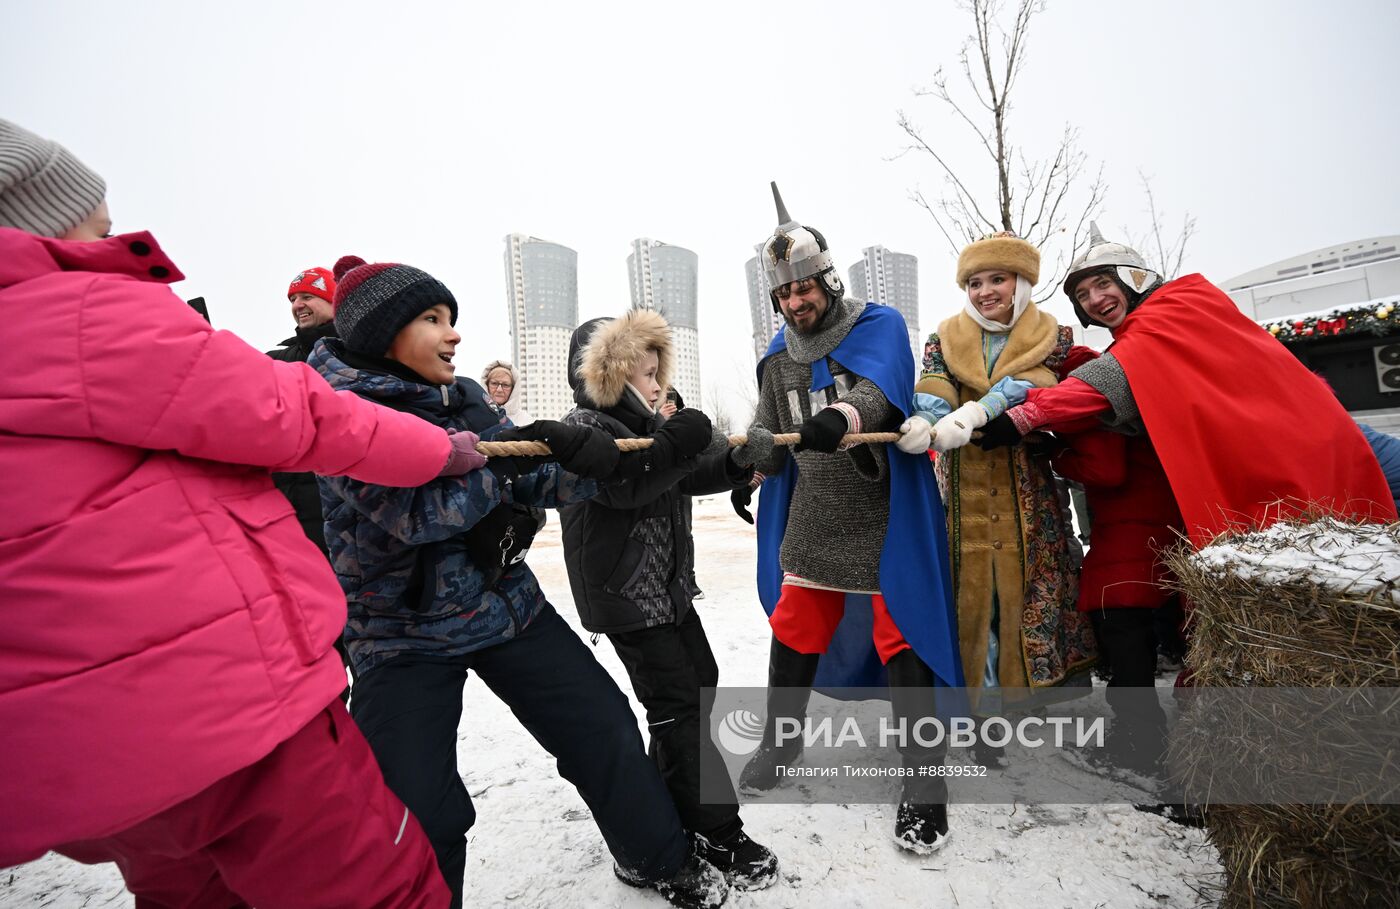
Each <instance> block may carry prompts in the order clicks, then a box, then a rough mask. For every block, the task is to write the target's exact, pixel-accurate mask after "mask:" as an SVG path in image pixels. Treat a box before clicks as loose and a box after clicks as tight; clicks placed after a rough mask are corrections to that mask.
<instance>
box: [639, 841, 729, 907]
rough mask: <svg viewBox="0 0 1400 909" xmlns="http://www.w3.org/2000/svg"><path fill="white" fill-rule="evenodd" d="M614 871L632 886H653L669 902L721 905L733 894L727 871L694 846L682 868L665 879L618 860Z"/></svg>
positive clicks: (685, 905)
mask: <svg viewBox="0 0 1400 909" xmlns="http://www.w3.org/2000/svg"><path fill="white" fill-rule="evenodd" d="M613 874H615V875H616V876H617V879H618V880H620V881H622V882H623V883H624V884H626V885H627V886H629V887H650V888H651V889H653V890H655V891H656V892H657V893H659V894H661V895H662V896H664V897H665V898H666V902H668V903H670V904H671V905H672V906H680V907H682V909H717V907H719V906H721V905H723V904H724V901H725V899H727V898H728V897H729V884H727V883H726V882H725V880H724V875H723V874H721V873H720V871H719V869H718V868H716V867H715V866H714V865H711V864H710V863H709V862H707V861H705V860H704V859H703V858H701V857H700V855H699V853H697V852H696V851H695V849H693V848H692V849H691V851H690V855H688V856H686V860H685V864H684V865H682V866H681V870H680V871H677V872H676V873H675V874H674V875H673V876H671V877H669V878H667V879H666V880H664V881H649V880H647V879H646V878H644V877H640V876H638V875H636V874H633V873H632V872H630V871H628V870H626V869H625V868H623V867H622V866H621V865H618V864H616V863H614V864H613Z"/></svg>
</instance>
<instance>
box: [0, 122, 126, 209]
mask: <svg viewBox="0 0 1400 909" xmlns="http://www.w3.org/2000/svg"><path fill="white" fill-rule="evenodd" d="M106 196H107V184H106V182H105V181H103V179H102V178H101V177H99V176H98V175H97V174H95V173H93V172H92V171H91V170H89V169H88V168H87V166H86V165H84V164H83V162H81V161H79V160H78V159H77V158H75V157H73V154H72V153H71V152H70V151H68V149H66V148H64V147H63V146H62V145H59V144H58V143H57V142H54V141H52V140H49V139H43V138H40V137H39V136H36V135H34V134H33V133H31V132H30V131H29V130H27V129H25V128H24V127H22V126H19V125H17V124H14V123H11V122H10V121H9V120H5V119H3V118H0V227H17V228H19V229H20V230H24V231H28V232H29V233H31V234H38V235H39V236H41V237H61V236H63V235H64V234H66V233H68V232H69V231H70V230H72V229H73V228H75V227H77V226H78V225H79V224H82V223H83V222H84V221H86V220H87V219H88V216H89V215H91V214H92V213H93V212H94V211H96V210H97V206H99V205H101V204H102V200H103V199H104V198H106Z"/></svg>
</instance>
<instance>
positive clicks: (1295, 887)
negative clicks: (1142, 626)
mask: <svg viewBox="0 0 1400 909" xmlns="http://www.w3.org/2000/svg"><path fill="white" fill-rule="evenodd" d="M1167 562H1168V564H1169V565H1170V567H1171V569H1172V571H1173V572H1174V573H1175V575H1176V578H1177V582H1178V584H1179V586H1180V589H1181V591H1182V592H1183V594H1184V595H1185V596H1186V597H1187V598H1188V599H1189V600H1190V602H1191V604H1192V606H1193V612H1192V625H1191V653H1190V656H1189V658H1188V664H1187V665H1188V668H1189V669H1190V670H1191V676H1192V681H1193V682H1194V684H1196V685H1199V686H1219V687H1245V686H1264V687H1287V688H1321V687H1336V688H1366V687H1400V525H1389V526H1381V525H1359V524H1350V523H1346V522H1343V521H1338V520H1335V519H1332V518H1318V519H1316V520H1312V521H1303V522H1299V523H1288V524H1283V523H1280V524H1275V525H1273V526H1272V527H1270V528H1268V529H1266V530H1262V531H1250V532H1246V533H1239V534H1233V535H1227V536H1223V537H1221V538H1219V539H1217V540H1216V541H1215V542H1214V543H1212V544H1211V545H1210V546H1207V547H1205V548H1203V549H1202V550H1200V551H1199V552H1193V551H1191V550H1190V549H1189V548H1188V547H1186V546H1182V547H1180V548H1178V549H1177V550H1175V551H1174V552H1172V553H1171V554H1170V555H1168V556H1167ZM1275 732H1276V735H1274V736H1273V737H1272V739H1271V740H1270V741H1268V742H1264V743H1256V745H1255V746H1254V747H1256V748H1258V749H1259V757H1260V762H1261V764H1268V763H1269V761H1270V760H1271V759H1273V760H1275V761H1277V760H1278V759H1279V756H1280V754H1286V753H1287V752H1288V750H1289V743H1290V742H1291V741H1293V740H1294V739H1295V738H1296V736H1297V735H1298V734H1299V730H1297V729H1283V728H1280V729H1277V730H1276V731H1275ZM1266 749H1267V751H1268V753H1267V754H1266V753H1265V750H1266ZM1174 756H1176V757H1179V758H1181V759H1182V760H1183V763H1184V765H1185V768H1186V771H1187V773H1188V774H1190V773H1192V772H1196V771H1200V772H1209V767H1208V766H1206V765H1208V764H1209V762H1210V761H1211V760H1213V759H1214V758H1215V756H1214V755H1212V754H1210V753H1208V751H1206V750H1205V749H1201V748H1199V747H1197V748H1195V749H1194V750H1193V751H1192V753H1188V754H1177V755H1174ZM1193 762H1194V764H1193ZM1206 817H1207V820H1206V825H1207V828H1208V831H1209V836H1210V839H1211V841H1212V842H1213V843H1214V845H1215V846H1216V848H1217V849H1218V850H1219V852H1220V857H1221V862H1222V864H1223V865H1224V867H1225V872H1226V881H1225V885H1224V892H1223V893H1222V894H1221V903H1222V905H1223V906H1225V907H1226V909H1236V907H1241V909H1242V907H1250V909H1273V907H1307V909H1314V907H1317V909H1322V907H1342V906H1346V907H1353V906H1354V907H1371V906H1387V907H1394V906H1400V806H1396V805H1389V804H1350V805H1265V804H1256V805H1211V806H1209V810H1208V812H1207V815H1206Z"/></svg>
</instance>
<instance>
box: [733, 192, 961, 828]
mask: <svg viewBox="0 0 1400 909" xmlns="http://www.w3.org/2000/svg"><path fill="white" fill-rule="evenodd" d="M773 197H774V200H775V202H776V203H777V206H778V221H779V226H778V229H777V230H776V231H775V232H774V234H773V236H772V237H770V238H769V240H768V242H767V243H765V244H764V246H763V252H762V254H761V259H762V263H763V268H764V272H765V276H766V277H767V283H768V286H769V287H770V288H771V291H770V294H771V302H772V305H773V309H774V311H775V312H779V313H781V314H782V316H783V321H784V322H785V323H786V324H785V326H784V328H783V330H782V331H780V332H779V333H778V335H777V337H775V338H774V339H773V343H772V345H771V346H770V347H769V349H768V352H767V354H766V355H765V356H764V358H763V361H762V362H761V363H760V364H759V368H758V371H759V403H758V408H757V411H756V413H755V415H754V425H752V426H750V427H749V431H748V441H747V442H746V443H745V444H744V445H743V446H740V448H739V449H737V450H736V452H735V460H736V461H739V460H742V461H743V462H747V463H754V464H756V465H757V468H758V470H759V471H760V472H761V473H762V474H764V475H765V477H766V479H765V480H764V482H763V495H762V507H761V508H760V509H759V517H758V535H759V553H758V575H759V577H758V587H759V597H760V599H761V600H762V601H763V607H764V609H765V610H766V611H767V612H768V614H769V624H770V626H771V627H772V629H773V641H772V647H771V650H770V654H769V663H768V686H769V688H768V718H767V720H766V723H765V729H764V738H763V741H762V743H761V744H760V746H759V748H758V750H757V751H756V752H755V753H754V755H753V757H752V758H751V759H750V761H749V763H748V764H747V765H746V766H745V767H744V770H743V773H742V775H741V777H740V785H741V787H742V788H743V789H745V790H747V791H751V792H752V791H765V790H768V789H771V788H772V787H773V786H775V785H776V784H777V783H778V782H779V781H780V780H781V779H782V778H783V773H784V770H785V768H786V767H788V766H791V765H792V764H793V763H795V762H796V761H797V760H798V759H799V758H800V756H801V748H802V746H801V739H800V738H795V739H794V738H787V739H786V740H785V741H782V742H779V741H778V738H779V737H778V724H777V720H778V718H792V719H795V720H796V721H797V722H798V723H801V722H802V720H803V719H804V718H805V716H806V711H807V701H808V697H809V696H810V693H811V687H812V685H813V684H819V685H821V686H823V687H827V688H834V687H871V686H880V687H883V686H884V685H885V684H888V685H889V693H890V702H891V710H892V712H893V714H894V717H895V720H896V723H897V724H902V726H903V728H905V729H907V730H908V729H913V728H914V726H915V724H916V723H917V722H918V721H919V720H922V719H926V718H929V717H933V716H934V714H935V706H934V704H935V702H934V695H933V689H934V687H935V686H955V687H961V686H962V684H963V681H962V667H961V663H960V658H959V653H958V645H957V618H956V615H955V613H954V607H953V602H954V601H953V598H952V592H951V585H950V583H949V575H948V567H947V558H948V556H947V553H948V542H947V536H946V529H945V523H944V516H943V506H942V503H941V502H940V500H939V498H938V490H937V487H936V485H935V483H934V479H933V471H932V469H931V467H930V464H929V461H928V458H927V456H926V455H925V454H923V453H919V454H906V453H905V452H902V451H900V450H898V449H897V448H896V446H895V445H892V444H881V445H846V444H843V437H844V436H845V435H847V434H848V433H849V434H854V433H861V432H880V431H887V430H891V429H893V428H894V427H897V426H900V424H901V423H903V422H904V421H905V420H906V419H907V418H908V416H909V414H908V409H909V405H910V402H912V400H913V384H914V360H913V355H912V353H911V352H910V347H909V333H908V329H906V328H905V325H904V319H903V318H902V317H901V316H900V314H899V312H898V311H896V310H894V309H891V308H889V307H885V306H875V305H868V304H866V303H863V302H858V301H855V300H847V299H843V293H844V288H843V287H842V284H841V278H840V276H839V275H838V274H837V273H836V268H835V266H834V264H833V260H832V256H831V253H830V251H829V250H828V248H827V244H826V239H825V238H824V237H823V236H822V235H821V234H820V233H819V232H818V231H816V230H815V229H813V228H810V227H804V226H802V225H801V224H798V223H797V222H796V221H794V220H793V219H792V218H791V217H789V216H788V213H787V210H786V209H785V208H784V207H783V202H782V199H781V198H780V197H779V196H778V190H777V187H776V186H774V187H773ZM785 432H796V433H798V434H799V435H800V437H801V441H800V442H799V443H798V444H797V445H796V446H795V447H794V448H793V452H792V454H789V453H788V452H787V450H786V449H784V448H775V447H774V446H773V438H772V436H773V434H774V433H785ZM749 496H751V493H750V492H749V491H748V490H744V491H741V492H739V493H736V500H735V506H736V509H739V510H740V514H741V515H746V514H747V513H746V512H745V511H743V510H742V507H743V506H744V505H746V504H747V503H748V497H749ZM923 728H926V729H927V728H930V727H928V726H927V725H926V726H925V727H923ZM899 750H900V752H901V755H902V759H903V762H904V765H905V767H907V768H910V770H911V771H912V773H913V775H911V776H909V777H906V783H905V787H904V793H903V796H902V797H901V800H900V805H899V808H898V809H897V811H896V819H895V839H896V842H897V843H899V845H901V846H903V847H905V848H907V849H910V850H912V851H915V852H920V853H927V852H931V851H933V850H934V849H936V848H938V847H939V846H941V845H942V844H943V842H944V841H945V839H946V837H947V832H948V820H947V810H946V807H945V805H946V802H947V787H946V786H945V785H944V781H943V778H942V777H941V776H938V771H937V770H936V769H934V768H935V767H937V766H938V765H941V764H942V763H943V757H944V751H945V748H944V746H943V745H942V744H941V743H940V744H939V745H938V746H934V747H925V746H921V745H920V744H919V743H918V742H917V741H915V740H914V739H913V738H912V737H910V738H908V739H907V740H906V741H905V743H904V744H902V745H900V746H899ZM920 768H924V772H923V773H921V772H920Z"/></svg>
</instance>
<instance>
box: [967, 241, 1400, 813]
mask: <svg viewBox="0 0 1400 909" xmlns="http://www.w3.org/2000/svg"><path fill="white" fill-rule="evenodd" d="M1064 289H1065V293H1066V294H1067V295H1068V296H1069V298H1070V301H1071V302H1072V303H1073V304H1074V309H1075V313H1076V314H1077V315H1078V316H1079V320H1080V322H1082V323H1083V324H1084V325H1085V326H1088V325H1091V324H1097V325H1102V326H1104V327H1106V328H1108V329H1109V331H1111V332H1112V333H1113V343H1112V344H1111V345H1109V348H1108V349H1107V350H1106V351H1104V353H1103V355H1102V356H1101V357H1099V358H1098V359H1097V360H1093V361H1091V362H1089V363H1086V364H1084V365H1083V366H1080V367H1078V368H1077V369H1075V370H1074V371H1073V372H1071V373H1070V375H1069V377H1067V378H1066V379H1065V380H1064V381H1062V382H1061V383H1060V384H1059V385H1056V386H1054V387H1053V388H1034V389H1031V390H1030V391H1029V392H1028V393H1027V395H1026V401H1025V403H1023V404H1022V405H1020V406H1019V407H1014V408H1011V409H1010V410H1008V411H1006V412H1005V413H1003V414H1002V415H1001V416H999V417H997V418H996V419H995V420H992V421H991V422H989V423H988V424H987V425H986V426H985V427H984V428H983V435H982V438H981V440H980V441H979V442H978V444H979V445H981V446H982V447H983V448H994V447H997V446H999V445H1008V444H1016V443H1019V442H1020V441H1021V440H1022V437H1023V436H1024V435H1025V434H1026V433H1028V432H1031V431H1032V430H1037V429H1046V430H1054V431H1058V432H1064V433H1076V432H1079V431H1082V430H1088V429H1095V428H1104V427H1105V426H1106V427H1107V428H1108V429H1110V430H1114V431H1117V432H1120V433H1123V434H1125V435H1128V436H1133V437H1136V438H1130V439H1129V440H1128V447H1129V448H1130V449H1131V451H1132V452H1133V453H1134V454H1133V457H1131V458H1128V459H1127V466H1128V467H1129V470H1128V473H1127V474H1126V475H1125V476H1124V477H1122V482H1121V483H1118V484H1116V488H1115V489H1113V490H1110V491H1108V492H1103V493H1100V494H1101V495H1111V496H1112V499H1113V504H1114V507H1113V509H1112V510H1111V512H1112V513H1113V514H1118V515H1125V514H1126V515H1133V516H1134V519H1133V521H1131V522H1129V523H1130V524H1132V525H1133V526H1132V527H1128V526H1127V525H1124V526H1122V527H1118V528H1115V529H1116V530H1120V531H1122V532H1123V533H1125V534H1127V536H1126V537H1123V538H1120V539H1115V540H1113V541H1106V542H1107V543H1108V544H1110V545H1116V546H1118V547H1119V549H1122V548H1123V547H1124V546H1126V547H1127V548H1128V549H1132V548H1134V547H1136V546H1142V547H1146V550H1147V551H1146V552H1144V553H1142V556H1143V557H1145V558H1146V559H1147V560H1149V562H1150V563H1155V562H1156V559H1157V557H1158V556H1157V550H1158V547H1160V546H1161V545H1162V541H1164V540H1167V539H1170V537H1171V534H1172V533H1174V532H1179V531H1180V530H1181V529H1182V528H1184V529H1185V531H1186V533H1187V535H1188V536H1189V538H1190V540H1191V544H1192V545H1193V546H1195V547H1196V548H1198V549H1199V548H1200V547H1202V546H1204V545H1206V544H1208V543H1209V542H1210V541H1211V540H1213V539H1214V538H1215V537H1216V536H1218V535H1219V534H1221V533H1222V532H1225V531H1227V530H1230V529H1232V528H1236V527H1241V526H1243V527H1262V526H1265V525H1268V524H1271V523H1273V522H1275V521H1278V520H1280V519H1284V518H1288V517H1292V516H1295V515H1298V514H1300V513H1304V512H1307V511H1310V510H1314V509H1317V510H1322V511H1326V512H1331V513H1334V514H1337V515H1340V516H1343V517H1349V518H1358V519H1361V520H1366V521H1394V520H1395V519H1396V517H1395V504H1394V501H1393V499H1392V498H1391V496H1390V492H1389V488H1388V487H1387V486H1386V482H1385V477H1384V475H1383V474H1382V473H1381V469H1380V465H1379V464H1378V463H1377V461H1376V457H1375V455H1374V454H1372V452H1371V448H1370V445H1369V444H1368V443H1367V441H1366V439H1365V437H1364V436H1363V435H1362V434H1361V430H1360V428H1359V427H1358V426H1357V424H1356V423H1355V422H1353V421H1352V419H1351V418H1350V417H1349V416H1347V413H1346V411H1345V410H1343V409H1342V406H1341V404H1340V403H1338V401H1337V399H1336V397H1335V396H1333V394H1332V392H1331V390H1330V389H1328V388H1327V386H1326V385H1324V384H1323V382H1322V380H1321V379H1319V378H1318V377H1317V376H1315V375H1313V374H1312V373H1311V372H1309V371H1308V370H1307V369H1306V368H1305V367H1304V366H1303V365H1302V364H1301V363H1300V362H1298V360H1297V359H1295V358H1294V357H1293V355H1292V354H1290V353H1289V352H1288V351H1287V350H1286V349H1284V347H1283V345H1282V344H1280V343H1278V341H1276V340H1275V339H1274V338H1273V337H1272V336H1271V335H1269V334H1268V332H1266V331H1264V329H1262V328H1260V327H1259V326H1258V325H1256V324H1255V323H1254V322H1252V321H1250V320H1249V319H1248V318H1247V317H1246V316H1245V315H1244V314H1243V313H1241V312H1240V311H1239V310H1238V309H1237V308H1236V307H1235V305H1234V303H1233V302H1231V300H1230V298H1229V297H1227V296H1226V295H1225V294H1224V292H1223V291H1221V290H1220V289H1219V288H1218V287H1216V286H1215V285H1213V284H1211V283H1210V282H1209V281H1207V280H1206V279H1205V278H1203V277H1201V276H1200V275H1187V276H1186V277H1184V278H1178V279H1176V280H1174V281H1169V282H1166V283H1163V281H1162V278H1161V276H1159V275H1158V274H1156V273H1155V272H1154V271H1153V270H1152V269H1150V268H1148V266H1147V264H1146V263H1145V262H1144V261H1143V259H1142V256H1140V255H1139V254H1138V253H1137V251H1136V250H1133V249H1132V248H1130V247H1127V246H1124V245H1122V244H1119V243H1108V242H1105V241H1104V239H1103V237H1102V236H1101V235H1100V234H1099V232H1098V228H1097V227H1096V226H1093V225H1091V226H1090V235H1089V249H1088V251H1087V252H1086V253H1085V254H1084V255H1083V256H1082V257H1081V258H1079V259H1078V260H1076V261H1075V263H1074V264H1073V265H1072V266H1070V271H1069V275H1068V276H1067V277H1066V278H1065V284H1064ZM1092 435H1094V434H1090V436H1089V437H1087V438H1088V439H1089V440H1092ZM1067 439H1068V440H1070V441H1071V444H1074V441H1073V439H1074V437H1073V436H1068V437H1067ZM1091 450H1099V449H1091V448H1090V447H1088V446H1086V448H1085V451H1084V453H1085V454H1086V455H1089V452H1090V451H1091ZM1121 450H1122V449H1121V447H1120V451H1121ZM1089 456H1090V457H1093V455H1089ZM1154 460H1160V462H1161V468H1160V469H1158V468H1157V465H1156V464H1155V463H1153V461H1154ZM1100 466H1104V465H1100ZM1086 491H1088V487H1086ZM1172 499H1175V502H1176V507H1177V509H1179V511H1180V515H1179V516H1177V515H1174V514H1171V511H1172V509H1171V505H1170V502H1171V500H1172ZM1091 502H1092V499H1091ZM1154 521H1156V522H1157V523H1158V524H1159V525H1160V526H1157V527H1155V528H1154V527H1153V526H1152V524H1153V522H1154ZM1144 522H1146V523H1145V524H1144ZM1134 529H1135V530H1136V532H1137V536H1134V535H1133V530H1134ZM1138 537H1140V539H1139V538H1138ZM1098 545H1099V541H1098V540H1096V541H1095V548H1098ZM1114 555H1115V556H1118V557H1123V556H1125V555H1126V556H1127V557H1128V558H1129V560H1130V561H1131V560H1133V559H1135V558H1136V557H1135V556H1133V553H1131V552H1128V553H1123V552H1118V551H1115V553H1114ZM1101 561H1102V560H1101ZM1109 561H1110V562H1111V561H1113V558H1112V557H1110V558H1109ZM1120 561H1121V558H1120ZM1119 567H1120V568H1121V566H1119ZM1158 574H1159V572H1158V570H1157V569H1156V568H1155V567H1154V568H1152V569H1151V570H1150V571H1149V573H1148V575H1147V576H1146V577H1144V578H1143V579H1142V581H1143V582H1144V583H1150V584H1154V585H1157V586H1164V585H1165V584H1166V583H1168V581H1167V579H1166V578H1165V576H1162V577H1158ZM1131 593H1132V592H1131V591H1126V590H1123V589H1117V585H1114V587H1113V589H1110V588H1104V589H1101V590H1100V591H1099V592H1098V598H1099V602H1097V603H1096V604H1094V605H1093V606H1092V607H1091V608H1092V609H1094V610H1095V611H1096V619H1097V621H1096V623H1095V629H1096V631H1097V633H1098V636H1099V644H1100V648H1101V650H1102V651H1103V652H1104V653H1105V655H1106V656H1107V657H1108V662H1109V666H1110V667H1111V670H1112V675H1113V677H1112V679H1110V681H1109V687H1108V692H1107V694H1108V701H1109V704H1110V705H1111V706H1112V708H1113V712H1114V717H1115V719H1114V723H1113V726H1112V727H1111V728H1110V731H1109V741H1108V743H1107V744H1108V747H1109V751H1110V752H1111V753H1114V754H1115V760H1116V762H1117V763H1119V765H1120V766H1129V767H1133V768H1136V769H1138V770H1146V771H1147V772H1148V773H1149V775H1150V774H1152V773H1153V770H1152V768H1153V767H1154V766H1156V765H1157V762H1158V761H1159V760H1160V757H1161V755H1162V753H1163V748H1164V745H1165V730H1166V717H1165V715H1164V713H1163V711H1162V708H1161V705H1160V703H1159V701H1158V698H1157V694H1156V688H1155V687H1154V678H1155V675H1156V639H1155V634H1154V631H1153V620H1152V611H1153V610H1151V609H1138V608H1131V607H1133V606H1135V605H1136V601H1135V600H1133V599H1132V596H1131ZM1139 593H1140V591H1139ZM1149 810H1152V809H1149Z"/></svg>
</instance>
